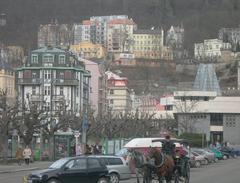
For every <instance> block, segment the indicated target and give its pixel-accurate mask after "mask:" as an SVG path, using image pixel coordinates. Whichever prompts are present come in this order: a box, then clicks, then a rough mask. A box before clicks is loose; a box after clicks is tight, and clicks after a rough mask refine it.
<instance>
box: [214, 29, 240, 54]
mask: <svg viewBox="0 0 240 183" xmlns="http://www.w3.org/2000/svg"><path fill="white" fill-rule="evenodd" d="M218 38H219V39H220V40H222V41H223V42H224V43H231V44H232V46H233V50H234V51H236V48H237V45H239V43H240V26H239V27H237V28H221V29H220V30H219V31H218Z"/></svg>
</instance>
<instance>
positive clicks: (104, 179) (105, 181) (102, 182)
mask: <svg viewBox="0 0 240 183" xmlns="http://www.w3.org/2000/svg"><path fill="white" fill-rule="evenodd" d="M97 183H109V181H108V179H107V178H105V177H101V178H100V179H98V181H97Z"/></svg>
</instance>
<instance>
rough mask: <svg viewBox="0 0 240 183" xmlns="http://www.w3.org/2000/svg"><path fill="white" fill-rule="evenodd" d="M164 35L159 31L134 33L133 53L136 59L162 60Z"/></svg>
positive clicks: (138, 31)
mask: <svg viewBox="0 0 240 183" xmlns="http://www.w3.org/2000/svg"><path fill="white" fill-rule="evenodd" d="M163 39H164V33H163V30H162V29H159V30H137V31H134V32H133V42H134V44H133V53H134V54H135V57H136V58H145V59H161V58H162V49H163Z"/></svg>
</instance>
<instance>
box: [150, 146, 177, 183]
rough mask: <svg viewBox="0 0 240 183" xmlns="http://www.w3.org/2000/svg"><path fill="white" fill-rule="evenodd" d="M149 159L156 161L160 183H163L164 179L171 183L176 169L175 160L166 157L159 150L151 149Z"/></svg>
mask: <svg viewBox="0 0 240 183" xmlns="http://www.w3.org/2000/svg"><path fill="white" fill-rule="evenodd" d="M149 157H150V158H151V159H154V164H155V167H156V174H157V176H158V180H159V183H162V182H163V179H164V178H165V180H166V182H167V183H171V180H172V175H173V171H174V167H175V164H174V160H173V158H172V157H171V156H168V155H164V154H163V153H162V152H161V151H160V150H159V149H157V148H151V150H150V152H149Z"/></svg>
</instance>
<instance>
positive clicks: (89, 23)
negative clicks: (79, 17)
mask: <svg viewBox="0 0 240 183" xmlns="http://www.w3.org/2000/svg"><path fill="white" fill-rule="evenodd" d="M92 23H93V22H92V21H91V20H83V21H82V24H83V25H92Z"/></svg>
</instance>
